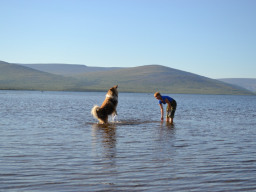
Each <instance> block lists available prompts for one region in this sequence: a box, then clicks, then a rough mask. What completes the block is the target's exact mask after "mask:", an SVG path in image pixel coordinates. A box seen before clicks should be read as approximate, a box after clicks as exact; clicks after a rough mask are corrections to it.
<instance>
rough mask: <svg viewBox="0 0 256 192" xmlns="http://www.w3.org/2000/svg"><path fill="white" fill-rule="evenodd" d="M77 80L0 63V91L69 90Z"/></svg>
mask: <svg viewBox="0 0 256 192" xmlns="http://www.w3.org/2000/svg"><path fill="white" fill-rule="evenodd" d="M76 82H77V80H75V79H72V78H66V77H62V76H59V75H53V74H50V73H46V72H41V71H37V70H34V69H31V68H28V67H24V66H20V65H16V64H10V63H7V62H3V61H0V89H22V90H24V89H26V90H69V89H71V88H73V87H74V86H75V85H76Z"/></svg>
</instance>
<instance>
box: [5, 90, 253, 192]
mask: <svg viewBox="0 0 256 192" xmlns="http://www.w3.org/2000/svg"><path fill="white" fill-rule="evenodd" d="M105 94H106V93H103V92H90V93H84V92H39V91H0V106H1V108H0V131H1V134H0V141H1V147H0V191H5V192H6V191H26V192H32V191H33V192H37V191H38V192H42V191H47V192H49V191H50V192H51V191H56V192H59V191H61V192H74V191H182V192H183V191H184V192H187V191H202V192H205V191H214V192H215V191H219V192H223V191H232V192H233V191H239V192H240V191H256V97H255V96H235V95H189V94H188V95H186V94H167V95H169V96H171V97H173V98H174V99H175V100H176V101H177V104H178V106H177V110H176V114H175V118H174V125H170V124H167V123H166V122H161V121H160V108H159V105H158V101H157V100H156V99H155V98H154V97H153V94H147V93H119V104H118V107H117V112H118V116H117V118H115V120H114V121H113V122H111V123H110V125H108V126H102V125H99V124H97V121H96V120H95V119H93V117H92V115H91V114H90V111H91V108H92V107H93V105H94V104H97V105H101V103H102V102H103V100H104V98H105ZM164 107H166V106H164ZM110 121H111V118H110Z"/></svg>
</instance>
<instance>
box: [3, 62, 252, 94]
mask: <svg viewBox="0 0 256 192" xmlns="http://www.w3.org/2000/svg"><path fill="white" fill-rule="evenodd" d="M50 65H51V64H47V71H48V72H44V71H40V70H36V69H35V67H34V68H31V67H28V66H29V65H21V64H11V63H7V62H3V61H0V89H21V90H57V91H106V90H107V89H109V88H110V87H112V86H113V85H115V84H118V85H119V91H120V92H150V93H152V92H155V91H160V92H162V93H185V94H190V93H193V94H240V95H241V94H253V93H252V92H250V91H248V90H245V89H242V88H240V87H238V86H235V85H230V84H227V83H224V82H221V81H218V80H214V79H210V78H207V77H203V76H200V75H196V74H192V73H189V72H184V71H181V70H177V69H172V68H169V67H165V66H161V65H146V66H139V67H131V68H110V69H106V68H103V69H101V68H100V67H99V68H97V70H95V68H94V69H93V68H92V69H91V67H87V66H84V67H85V68H88V69H87V70H77V69H78V68H80V67H81V66H76V65H75V66H73V65H67V66H64V67H65V70H63V71H62V72H60V74H65V75H67V76H63V75H56V73H57V74H58V69H56V68H54V66H50ZM40 67H41V68H42V67H44V66H40ZM59 67H61V65H59V64H58V66H57V68H59ZM77 67H78V68H77ZM53 69H54V70H55V72H53V71H54V70H53ZM68 69H69V70H68ZM52 70H53V71H52ZM64 71H65V72H64ZM50 72H51V73H50ZM54 73H55V74H54ZM71 76H72V77H71Z"/></svg>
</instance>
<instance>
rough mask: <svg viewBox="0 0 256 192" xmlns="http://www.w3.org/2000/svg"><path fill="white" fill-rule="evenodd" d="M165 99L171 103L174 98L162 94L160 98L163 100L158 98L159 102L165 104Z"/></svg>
mask: <svg viewBox="0 0 256 192" xmlns="http://www.w3.org/2000/svg"><path fill="white" fill-rule="evenodd" d="M165 99H168V101H169V102H170V103H171V102H172V101H173V100H174V99H173V98H171V97H169V96H162V100H163V102H162V101H161V100H159V104H162V103H163V104H166V102H165Z"/></svg>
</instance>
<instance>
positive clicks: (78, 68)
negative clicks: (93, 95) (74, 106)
mask: <svg viewBox="0 0 256 192" xmlns="http://www.w3.org/2000/svg"><path fill="white" fill-rule="evenodd" d="M20 65H22V66H25V67H29V68H32V69H36V70H39V71H44V72H47V73H53V74H56V75H65V76H74V75H78V74H81V73H87V72H95V71H109V70H113V69H120V67H88V66H86V65H78V64H20Z"/></svg>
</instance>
